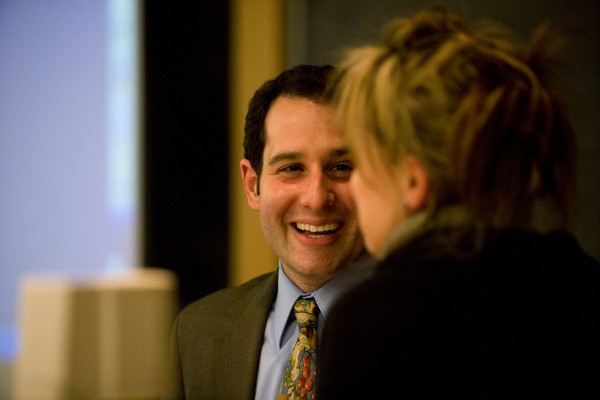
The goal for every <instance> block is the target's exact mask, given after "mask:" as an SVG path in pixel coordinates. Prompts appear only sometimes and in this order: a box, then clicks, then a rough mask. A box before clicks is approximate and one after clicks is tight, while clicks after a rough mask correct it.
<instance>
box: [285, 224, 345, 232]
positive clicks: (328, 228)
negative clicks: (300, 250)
mask: <svg viewBox="0 0 600 400" xmlns="http://www.w3.org/2000/svg"><path fill="white" fill-rule="evenodd" d="M339 225H340V224H338V223H330V224H325V225H319V226H317V225H310V224H302V223H297V224H296V227H297V228H298V229H299V230H301V231H309V232H326V231H333V230H336V229H337V228H338V226H339Z"/></svg>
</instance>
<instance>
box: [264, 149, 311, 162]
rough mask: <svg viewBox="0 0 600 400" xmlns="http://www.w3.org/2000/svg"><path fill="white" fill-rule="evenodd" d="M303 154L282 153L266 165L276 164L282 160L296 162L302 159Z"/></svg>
mask: <svg viewBox="0 0 600 400" xmlns="http://www.w3.org/2000/svg"><path fill="white" fill-rule="evenodd" d="M302 155H303V153H302V152H300V151H286V152H283V153H277V154H275V155H274V156H273V157H271V158H270V159H269V162H268V165H274V164H277V163H278V162H280V161H283V160H297V159H299V158H302Z"/></svg>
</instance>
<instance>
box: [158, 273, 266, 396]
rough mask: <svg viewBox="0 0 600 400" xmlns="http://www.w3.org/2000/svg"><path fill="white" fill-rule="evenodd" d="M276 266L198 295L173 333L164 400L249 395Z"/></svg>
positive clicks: (252, 385)
mask: <svg viewBox="0 0 600 400" xmlns="http://www.w3.org/2000/svg"><path fill="white" fill-rule="evenodd" d="M276 293H277V271H275V272H271V273H268V274H264V275H261V276H259V277H257V278H254V279H252V280H250V281H248V282H246V283H244V284H242V285H241V286H237V287H231V288H226V289H223V290H220V291H218V292H215V293H213V294H210V295H208V296H206V297H204V298H202V299H200V300H197V301H195V302H193V303H191V304H190V305H188V306H187V307H185V308H184V310H183V311H182V312H181V313H180V314H179V316H178V317H177V320H176V321H175V325H174V327H173V333H172V338H171V360H170V368H171V372H172V373H173V377H172V381H171V385H170V387H169V389H168V391H167V392H166V393H165V394H164V395H163V397H162V398H163V399H165V400H166V399H169V400H174V399H184V398H185V399H187V400H201V399H210V400H225V399H253V398H254V394H255V391H256V379H257V375H258V364H259V359H260V353H261V348H262V344H263V335H264V329H265V325H266V322H267V317H268V315H269V311H270V310H271V307H272V304H273V302H274V300H275V296H276Z"/></svg>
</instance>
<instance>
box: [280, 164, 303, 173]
mask: <svg viewBox="0 0 600 400" xmlns="http://www.w3.org/2000/svg"><path fill="white" fill-rule="evenodd" d="M297 171H302V167H300V166H299V165H287V166H285V167H283V168H280V169H279V172H297Z"/></svg>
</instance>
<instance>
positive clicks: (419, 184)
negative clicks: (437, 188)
mask: <svg viewBox="0 0 600 400" xmlns="http://www.w3.org/2000/svg"><path fill="white" fill-rule="evenodd" d="M403 165H404V168H405V170H404V172H405V173H404V174H403V175H404V178H403V179H404V182H403V186H404V193H405V194H406V195H405V198H404V202H405V206H406V208H407V209H409V210H411V211H418V210H421V209H423V208H425V207H426V206H427V202H428V200H429V192H430V178H429V173H428V172H427V169H426V168H425V166H424V165H423V163H422V162H421V161H420V160H419V159H418V158H417V157H415V156H414V155H411V154H409V155H407V156H406V157H405V159H404V162H403Z"/></svg>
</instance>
